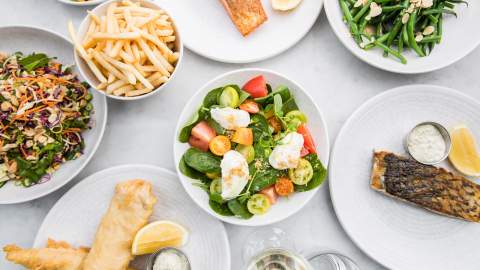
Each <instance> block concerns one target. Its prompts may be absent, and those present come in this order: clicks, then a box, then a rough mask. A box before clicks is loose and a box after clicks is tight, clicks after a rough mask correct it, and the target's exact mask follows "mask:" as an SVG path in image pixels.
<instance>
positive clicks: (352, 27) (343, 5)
mask: <svg viewBox="0 0 480 270" xmlns="http://www.w3.org/2000/svg"><path fill="white" fill-rule="evenodd" d="M340 7H341V9H342V11H343V15H344V16H345V19H346V20H347V23H348V25H349V26H350V31H351V32H352V35H353V38H354V39H355V41H356V42H357V43H360V42H362V40H361V38H360V34H359V33H358V26H357V24H356V23H354V22H353V18H352V14H351V13H350V10H349V9H348V7H347V2H346V1H345V0H340Z"/></svg>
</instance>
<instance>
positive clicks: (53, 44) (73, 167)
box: [0, 26, 107, 204]
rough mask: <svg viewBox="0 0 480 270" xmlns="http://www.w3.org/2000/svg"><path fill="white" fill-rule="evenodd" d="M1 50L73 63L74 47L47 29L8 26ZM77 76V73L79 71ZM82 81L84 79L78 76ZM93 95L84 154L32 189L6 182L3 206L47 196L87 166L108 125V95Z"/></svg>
mask: <svg viewBox="0 0 480 270" xmlns="http://www.w3.org/2000/svg"><path fill="white" fill-rule="evenodd" d="M0 36H2V42H0V51H4V52H7V53H14V52H17V51H21V52H23V53H24V54H30V53H32V52H44V53H46V54H48V55H49V56H56V57H57V60H58V61H59V62H60V63H62V64H64V65H71V64H73V62H74V61H73V54H72V44H71V43H70V42H69V41H68V39H66V38H65V37H63V36H61V35H59V34H57V33H54V32H51V31H49V30H46V29H42V28H37V27H32V26H5V27H0ZM74 73H76V74H78V71H77V69H76V68H74ZM79 79H80V80H83V78H82V76H79ZM90 92H91V93H92V95H93V100H92V102H93V107H94V110H95V113H94V115H93V121H94V122H93V128H92V129H91V130H87V131H85V132H84V133H83V136H84V139H85V150H84V154H83V155H82V156H81V157H79V158H78V159H76V160H71V161H67V162H65V163H64V164H62V165H61V166H60V169H59V170H58V171H56V172H54V173H53V174H52V178H51V180H50V181H48V182H46V183H43V184H39V185H35V186H32V187H29V188H24V187H17V186H15V185H14V184H13V183H11V182H10V183H7V184H6V185H5V186H4V187H3V188H0V204H12V203H20V202H26V201H30V200H33V199H36V198H39V197H42V196H45V195H47V194H49V193H51V192H53V191H55V190H57V189H59V188H61V187H62V186H63V185H65V184H66V183H68V182H69V181H70V180H72V179H73V178H74V177H75V176H76V175H77V174H78V173H79V172H80V171H81V170H82V169H83V168H84V167H85V166H86V165H87V163H88V161H89V160H90V159H91V158H92V156H93V154H94V153H95V151H96V150H97V148H98V146H99V144H100V141H101V140H102V137H103V132H104V131H105V125H106V123H107V99H106V98H105V96H103V95H100V94H98V93H97V92H96V91H94V90H90Z"/></svg>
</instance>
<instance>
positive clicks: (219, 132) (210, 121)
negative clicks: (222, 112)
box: [207, 117, 227, 135]
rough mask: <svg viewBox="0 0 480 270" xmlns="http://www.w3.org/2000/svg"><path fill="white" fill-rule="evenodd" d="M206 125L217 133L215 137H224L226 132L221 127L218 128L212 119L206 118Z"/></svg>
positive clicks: (217, 124) (218, 125)
mask: <svg viewBox="0 0 480 270" xmlns="http://www.w3.org/2000/svg"><path fill="white" fill-rule="evenodd" d="M207 123H208V125H209V126H210V127H211V128H213V129H214V130H215V132H216V133H217V135H219V134H220V135H224V134H225V133H226V132H227V130H225V129H224V128H223V127H222V126H220V124H219V123H217V121H215V120H213V119H212V118H210V117H209V118H207Z"/></svg>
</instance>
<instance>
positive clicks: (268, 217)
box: [173, 69, 330, 226]
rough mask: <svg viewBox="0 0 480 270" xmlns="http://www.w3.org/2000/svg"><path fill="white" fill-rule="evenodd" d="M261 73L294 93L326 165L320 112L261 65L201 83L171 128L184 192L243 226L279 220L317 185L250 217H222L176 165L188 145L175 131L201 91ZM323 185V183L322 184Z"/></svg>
mask: <svg viewBox="0 0 480 270" xmlns="http://www.w3.org/2000/svg"><path fill="white" fill-rule="evenodd" d="M257 75H264V76H265V79H266V80H267V83H270V84H271V85H272V87H273V89H275V87H276V86H278V85H285V86H288V87H289V88H290V91H291V93H292V95H293V96H294V97H295V101H296V102H297V104H298V107H299V108H300V110H301V111H303V112H304V113H305V114H306V115H307V117H308V121H309V122H308V124H307V125H308V128H309V129H310V132H311V133H312V136H313V139H314V140H315V143H316V146H317V154H318V157H319V159H320V160H321V161H322V163H323V165H324V166H325V168H327V166H328V158H329V153H330V144H329V140H328V131H327V124H326V123H325V120H324V117H323V115H322V113H321V112H320V109H319V108H318V106H317V105H316V103H315V102H314V101H313V99H312V97H311V96H310V95H309V94H308V93H307V92H306V91H305V90H304V89H303V88H302V87H301V86H300V85H299V84H297V83H296V82H294V81H292V80H290V79H288V78H286V77H285V76H283V75H281V74H278V73H276V72H273V71H269V70H265V69H239V70H236V71H232V72H228V73H225V74H222V75H220V76H218V77H216V78H214V79H213V80H211V81H209V82H208V83H207V84H205V85H204V86H203V87H202V88H200V90H199V91H198V92H197V93H196V94H195V95H194V96H193V97H192V98H191V99H190V101H189V102H188V103H187V104H186V105H185V108H184V110H183V111H182V113H181V115H180V118H179V120H178V124H177V128H176V131H175V138H174V142H173V153H174V157H175V164H176V166H177V172H178V175H179V176H180V180H181V182H182V185H183V187H184V188H185V190H186V191H187V193H188V195H190V197H191V198H192V199H193V200H194V201H195V202H196V203H197V204H198V205H199V206H200V207H201V208H202V209H203V210H205V211H207V212H208V213H209V214H211V215H212V216H214V217H216V218H218V219H220V220H223V221H225V222H228V223H231V224H236V225H245V226H262V225H267V224H271V223H274V222H278V221H281V220H283V219H285V218H287V217H289V216H291V215H293V214H295V213H296V212H298V211H299V210H300V209H302V208H303V206H305V205H306V204H307V203H308V201H310V199H312V198H313V196H314V195H315V193H316V192H317V190H318V188H316V189H314V190H311V191H308V192H298V193H295V194H294V195H292V196H290V197H289V198H288V199H285V198H279V199H278V201H277V203H276V204H275V205H272V207H271V208H270V210H269V211H268V212H267V213H266V214H264V215H261V216H253V217H252V218H251V219H248V220H245V219H240V218H237V217H225V216H221V215H218V214H217V213H215V212H214V211H213V210H212V209H211V208H210V206H209V204H208V195H207V193H206V192H205V191H203V190H202V189H200V188H199V187H197V186H194V185H192V179H191V178H189V177H186V176H184V175H183V174H182V173H181V172H180V171H179V169H178V164H179V162H180V159H181V158H182V156H183V154H184V153H185V151H187V149H188V148H190V146H189V145H188V143H180V142H179V141H178V135H179V133H180V130H181V128H182V127H183V126H184V124H185V123H187V122H188V120H190V118H191V117H192V115H193V114H194V112H195V111H196V110H197V109H198V107H199V106H200V104H201V102H202V100H203V98H204V97H205V95H206V94H207V93H208V92H209V91H210V90H212V89H214V88H217V87H220V86H224V85H227V84H238V85H240V86H242V85H243V84H244V83H246V82H247V81H248V80H249V79H251V78H253V77H255V76H257ZM322 186H323V185H322Z"/></svg>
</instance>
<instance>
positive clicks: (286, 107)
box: [282, 98, 298, 114]
mask: <svg viewBox="0 0 480 270" xmlns="http://www.w3.org/2000/svg"><path fill="white" fill-rule="evenodd" d="M295 110H298V106H297V103H296V102H295V99H293V98H290V99H289V100H287V101H285V102H284V103H283V107H282V111H283V113H284V114H287V113H289V112H291V111H295Z"/></svg>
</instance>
